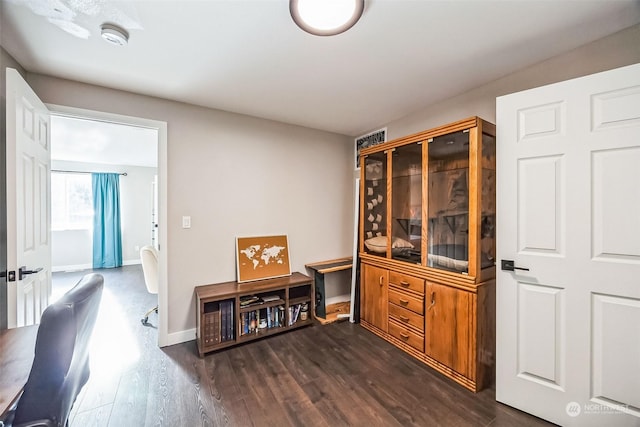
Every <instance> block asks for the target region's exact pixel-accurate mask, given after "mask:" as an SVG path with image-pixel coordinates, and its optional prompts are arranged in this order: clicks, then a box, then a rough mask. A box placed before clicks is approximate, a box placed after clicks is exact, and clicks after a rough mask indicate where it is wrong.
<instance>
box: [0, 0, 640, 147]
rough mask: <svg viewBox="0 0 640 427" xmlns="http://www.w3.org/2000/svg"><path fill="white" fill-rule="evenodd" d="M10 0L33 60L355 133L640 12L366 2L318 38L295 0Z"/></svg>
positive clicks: (37, 65)
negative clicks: (349, 20)
mask: <svg viewBox="0 0 640 427" xmlns="http://www.w3.org/2000/svg"><path fill="white" fill-rule="evenodd" d="M0 2H1V4H2V6H1V7H2V21H1V31H2V32H1V34H0V36H1V42H2V45H3V46H4V47H5V49H6V50H7V51H8V52H9V53H10V54H11V55H12V56H13V57H14V58H15V59H16V60H17V61H18V62H20V63H21V64H22V65H23V66H24V67H25V68H26V69H27V70H28V71H31V72H37V73H43V74H49V75H53V76H58V77H62V78H68V79H72V80H77V81H81V82H87V83H92V84H97V85H102V86H107V87H113V88H117V89H123V90H128V91H132V92H137V93H142V94H146V95H153V96H158V97H162V98H168V99H173V100H178V101H183V102H188V103H192V104H196V105H202V106H206V107H212V108H218V109H222V110H227V111H232V112H238V113H243V114H249V115H252V116H257V117H263V118H268V119H273V120H278V121H281V122H286V123H293V124H297V125H302V126H307V127H311V128H317V129H322V130H327V131H331V132H337V133H340V134H345V135H351V136H357V135H360V134H362V133H364V132H366V131H369V130H372V129H374V128H378V127H380V126H382V125H384V124H385V123H388V122H390V121H392V120H394V119H397V118H400V117H403V116H405V115H407V114H410V113H412V112H415V111H417V110H420V109H422V108H425V107H427V106H429V105H431V104H433V103H435V102H437V101H439V100H442V99H446V98H449V97H451V96H454V95H457V94H460V93H463V92H465V91H468V90H470V89H472V88H475V87H478V86H480V85H482V84H484V83H487V82H490V81H492V80H495V79H497V78H500V77H502V76H504V75H507V74H509V73H511V72H514V71H516V70H519V69H522V68H524V67H527V66H529V65H531V64H534V63H537V62H540V61H542V60H545V59H547V58H550V57H552V56H555V55H558V54H560V53H563V52H566V51H568V50H571V49H573V48H575V47H578V46H580V45H583V44H586V43H589V42H591V41H593V40H596V39H599V38H602V37H604V36H606V35H609V34H611V33H614V32H616V31H618V30H621V29H623V28H626V27H629V26H631V25H634V24H636V23H638V22H640V1H639V0H596V1H591V0H534V1H532V0H499V1H493V0H441V1H435V0H423V1H420V0H367V1H366V6H365V11H364V14H363V16H362V19H361V21H360V22H359V23H358V24H356V26H355V27H353V28H352V29H351V30H349V31H347V32H346V33H343V34H340V35H338V36H333V37H318V36H312V35H310V34H307V33H305V32H303V31H301V30H300V29H299V28H298V27H297V26H296V25H295V24H294V23H293V21H292V20H291V18H290V16H289V10H288V1H287V0H256V1H250V0H208V1H207V0H200V1H194V0H182V1H172V0H156V1H151V0H146V1H113V0H0ZM104 22H112V23H116V24H119V25H121V26H123V27H125V28H126V29H127V30H128V31H129V33H130V42H129V45H128V46H127V47H124V48H123V47H116V46H112V45H109V44H107V43H105V42H104V41H103V40H102V39H101V38H100V34H99V33H100V25H101V24H102V23H104Z"/></svg>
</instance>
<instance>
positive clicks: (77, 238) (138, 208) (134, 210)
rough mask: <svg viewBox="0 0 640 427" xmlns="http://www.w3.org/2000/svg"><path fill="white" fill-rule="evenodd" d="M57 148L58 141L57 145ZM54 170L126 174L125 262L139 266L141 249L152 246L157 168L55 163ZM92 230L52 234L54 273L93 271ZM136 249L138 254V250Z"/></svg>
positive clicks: (122, 180) (123, 181)
mask: <svg viewBox="0 0 640 427" xmlns="http://www.w3.org/2000/svg"><path fill="white" fill-rule="evenodd" d="M53 143H54V144H55V141H54V142H53ZM51 165H52V169H58V170H70V171H83V172H116V173H123V172H126V173H127V176H121V177H120V220H121V227H122V261H123V263H124V264H125V265H130V264H139V263H140V254H139V252H138V250H139V248H140V247H142V246H144V245H150V244H151V209H152V206H151V204H152V194H153V193H152V187H151V183H152V182H153V178H154V175H155V174H156V173H157V169H156V168H149V167H140V166H125V165H105V164H97V163H82V162H70V161H60V160H53V161H52V162H51ZM92 242H93V237H92V232H91V231H90V230H54V231H52V233H51V243H52V260H51V262H52V269H53V271H64V270H77V269H84V268H91V265H92V263H93V255H92V251H93V243H92ZM136 247H137V248H138V250H136Z"/></svg>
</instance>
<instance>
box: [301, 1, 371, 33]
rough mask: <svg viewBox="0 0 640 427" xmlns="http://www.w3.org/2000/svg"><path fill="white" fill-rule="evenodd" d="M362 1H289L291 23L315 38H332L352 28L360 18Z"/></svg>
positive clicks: (362, 8) (362, 6)
mask: <svg viewBox="0 0 640 427" xmlns="http://www.w3.org/2000/svg"><path fill="white" fill-rule="evenodd" d="M363 10H364V0H289V11H290V13H291V17H292V18H293V21H294V22H295V23H296V24H297V25H298V27H300V28H302V29H303V30H304V31H306V32H307V33H310V34H314V35H316V36H333V35H335V34H340V33H343V32H345V31H347V30H348V29H349V28H351V27H353V26H354V25H355V24H356V22H358V20H359V19H360V17H361V16H362V11H363Z"/></svg>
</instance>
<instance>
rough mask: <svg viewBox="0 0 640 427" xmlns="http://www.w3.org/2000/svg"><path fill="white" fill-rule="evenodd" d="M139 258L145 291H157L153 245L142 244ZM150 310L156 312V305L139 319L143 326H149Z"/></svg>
mask: <svg viewBox="0 0 640 427" xmlns="http://www.w3.org/2000/svg"><path fill="white" fill-rule="evenodd" d="M140 260H141V261H142V272H143V273H144V283H145V284H146V285H147V291H148V292H149V293H151V294H157V293H158V252H157V251H156V248H154V247H153V246H143V247H142V248H141V249H140ZM152 311H155V312H156V314H157V313H158V306H157V305H156V306H155V307H154V308H152V309H151V310H149V311H147V312H146V313H145V315H144V317H143V318H142V319H140V321H141V322H142V324H143V325H144V326H149V325H150V323H149V322H148V320H149V315H150V314H151V312H152Z"/></svg>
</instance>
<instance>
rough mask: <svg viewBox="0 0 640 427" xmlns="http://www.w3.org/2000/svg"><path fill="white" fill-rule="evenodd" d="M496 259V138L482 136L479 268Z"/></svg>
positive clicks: (492, 263) (490, 265)
mask: <svg viewBox="0 0 640 427" xmlns="http://www.w3.org/2000/svg"><path fill="white" fill-rule="evenodd" d="M495 259H496V138H495V136H492V135H488V134H486V133H485V134H483V135H482V214H481V217H480V268H482V269H485V268H490V267H493V266H494V265H495Z"/></svg>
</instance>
